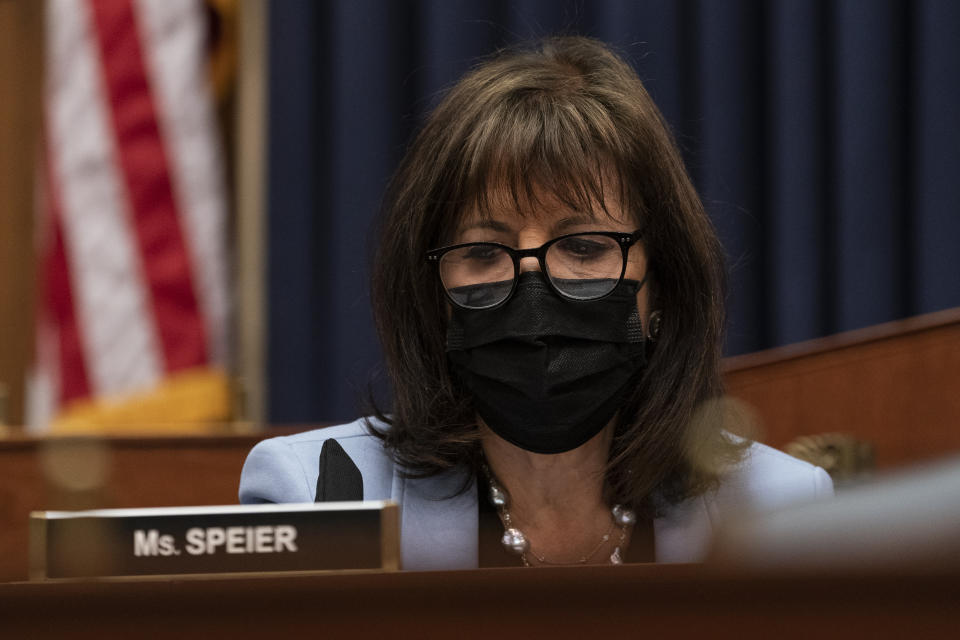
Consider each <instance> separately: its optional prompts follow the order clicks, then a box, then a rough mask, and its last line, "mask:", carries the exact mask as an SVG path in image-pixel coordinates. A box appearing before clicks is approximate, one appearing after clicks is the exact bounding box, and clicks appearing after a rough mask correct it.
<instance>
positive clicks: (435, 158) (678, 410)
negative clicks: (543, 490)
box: [372, 37, 742, 509]
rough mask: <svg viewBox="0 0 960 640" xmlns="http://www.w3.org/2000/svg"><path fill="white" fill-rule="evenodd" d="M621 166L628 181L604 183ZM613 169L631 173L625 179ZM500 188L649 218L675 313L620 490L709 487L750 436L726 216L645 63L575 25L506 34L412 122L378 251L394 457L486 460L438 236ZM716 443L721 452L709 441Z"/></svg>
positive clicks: (614, 461) (412, 466)
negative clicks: (732, 417)
mask: <svg viewBox="0 0 960 640" xmlns="http://www.w3.org/2000/svg"><path fill="white" fill-rule="evenodd" d="M610 177H612V178H613V180H614V181H615V183H616V184H615V185H609V184H606V185H605V184H604V181H605V180H606V181H609V179H610ZM611 186H615V187H616V189H615V190H613V191H611ZM494 189H498V190H499V191H500V192H501V193H507V194H509V195H510V196H511V197H512V198H513V201H514V203H515V204H516V210H517V212H518V215H525V214H524V212H529V211H530V210H531V209H532V208H535V207H536V206H537V202H538V195H537V194H543V193H544V192H546V193H548V194H550V195H551V196H553V197H555V198H557V199H558V200H559V201H561V202H563V203H565V204H568V205H570V206H571V207H573V208H574V209H576V210H581V211H582V210H586V211H589V210H593V209H594V208H595V205H596V203H599V204H600V206H601V207H602V208H603V209H604V210H606V207H605V205H604V194H608V197H609V194H610V193H617V194H619V200H620V201H619V204H620V205H621V207H622V208H623V210H624V211H627V212H630V213H632V214H633V215H634V217H636V218H637V220H638V222H639V223H640V225H641V227H642V229H643V245H644V248H645V250H646V254H647V259H648V265H649V266H648V268H649V269H651V270H652V275H653V281H654V283H655V286H654V288H653V290H652V291H653V295H652V299H651V308H652V309H659V310H660V311H661V312H662V317H663V321H662V328H661V331H660V335H659V338H658V340H657V342H656V345H655V348H654V349H652V352H651V354H650V358H649V363H648V366H647V368H646V370H645V372H644V374H643V376H642V378H641V379H640V381H639V383H638V385H637V386H636V388H635V389H634V390H633V392H632V394H631V395H630V396H629V397H628V399H627V401H626V403H625V405H624V406H623V408H622V409H621V410H620V412H619V413H618V419H617V425H616V431H615V435H614V442H613V446H612V451H611V457H610V462H609V465H608V471H607V488H608V494H609V497H610V499H611V500H616V501H618V502H622V503H624V504H631V505H633V506H634V507H636V508H639V509H651V508H656V507H657V506H660V505H666V504H672V503H676V502H678V501H680V500H682V499H684V498H686V497H688V496H690V495H694V494H696V493H699V492H702V491H703V490H705V489H706V488H707V487H708V486H709V485H710V484H711V483H712V482H713V481H715V480H716V477H717V473H718V469H720V468H721V467H720V465H719V464H718V463H722V462H725V461H732V460H735V459H736V458H737V455H738V452H739V450H740V448H742V446H741V445H739V444H738V443H737V442H734V441H732V440H730V439H729V438H727V437H726V435H725V434H724V432H723V431H722V425H721V420H720V419H719V416H717V415H713V414H716V413H717V412H715V411H710V410H707V409H705V408H709V407H712V406H715V405H716V403H715V402H714V400H716V399H717V398H719V397H720V394H721V383H720V375H719V360H720V344H721V339H722V333H723V324H724V297H725V276H724V268H723V257H722V252H721V248H720V245H719V242H718V240H717V237H716V233H715V232H714V229H713V227H712V225H711V223H710V221H709V219H708V217H707V215H706V213H705V212H704V209H703V205H702V204H701V202H700V199H699V198H698V196H697V194H696V192H695V191H694V188H693V185H692V184H691V182H690V178H689V176H688V175H687V172H686V170H685V168H684V166H683V162H682V160H681V157H680V154H679V152H678V150H677V147H676V144H675V143H674V141H673V138H672V136H671V134H670V132H669V130H668V128H667V125H666V123H665V122H664V120H663V117H662V116H661V114H660V112H659V110H658V109H657V107H656V106H655V105H654V103H653V101H652V100H651V99H650V96H649V95H648V94H647V91H646V89H645V88H644V87H643V84H642V83H641V82H640V79H639V78H638V77H637V75H636V73H635V72H634V71H633V70H632V69H631V68H630V66H629V65H627V63H625V62H624V61H623V60H622V59H621V58H620V57H618V56H617V55H615V54H614V53H613V52H611V51H610V49H608V48H607V47H606V46H605V45H603V44H602V43H600V42H598V41H596V40H591V39H588V38H580V37H563V38H551V39H546V40H543V41H541V42H539V43H537V44H535V45H533V46H526V47H522V48H518V49H511V50H505V51H501V52H499V53H498V54H496V55H495V56H493V57H492V58H490V59H488V60H486V61H485V62H483V63H482V64H480V65H479V66H477V67H476V68H475V69H473V70H472V71H471V72H470V73H468V74H467V75H466V76H464V77H463V78H462V79H461V80H460V81H459V82H458V83H457V84H456V85H455V86H454V87H453V88H452V89H451V90H450V91H449V93H448V94H447V95H446V97H445V98H444V99H443V100H442V101H441V102H440V104H439V105H438V106H437V108H436V109H435V110H434V111H433V113H432V114H431V115H430V116H429V118H428V119H427V121H426V123H425V125H424V127H423V128H422V130H421V131H420V133H419V134H418V135H417V136H416V138H415V139H414V141H413V143H412V145H411V146H410V148H409V150H408V152H407V154H406V156H405V157H404V159H403V161H402V163H401V165H400V167H399V169H398V171H397V173H396V174H395V176H394V178H393V180H392V182H391V184H390V187H389V189H388V192H387V196H386V200H385V205H384V212H383V218H382V220H381V229H380V234H379V236H380V237H379V245H378V250H377V253H376V257H375V260H374V266H373V283H372V298H373V308H374V317H375V320H376V323H377V329H378V332H379V335H380V339H381V341H382V345H383V351H384V356H385V359H386V366H387V372H388V374H389V377H390V380H391V382H392V386H393V408H392V411H391V412H390V414H389V415H384V414H383V413H381V412H377V415H378V417H379V418H380V419H381V420H383V421H385V422H386V423H388V424H389V425H390V428H389V429H385V430H383V431H382V432H379V433H378V435H379V436H380V437H381V438H383V440H384V442H385V444H386V446H387V447H388V448H389V449H390V450H391V452H392V454H393V455H394V457H395V459H396V461H397V462H398V463H399V464H401V465H403V466H404V467H405V468H406V469H408V470H409V471H410V472H411V473H413V474H423V475H430V474H433V473H438V472H440V471H443V470H445V469H449V468H453V467H457V466H463V465H466V466H467V467H472V468H474V469H475V468H476V466H477V465H478V463H479V433H478V428H477V423H476V413H475V411H474V409H473V407H472V405H471V401H470V397H469V395H468V394H467V393H466V392H465V391H464V390H463V389H462V388H461V387H460V386H459V385H458V383H457V381H456V380H455V379H453V378H452V377H451V375H450V371H449V369H448V365H447V358H446V353H445V349H444V344H445V335H446V323H447V308H446V301H445V298H444V295H443V291H442V288H441V284H440V281H439V278H438V277H437V274H436V273H435V270H434V266H433V265H432V264H428V263H427V262H426V260H425V257H424V254H425V252H426V251H427V250H428V249H432V248H435V247H438V246H441V245H442V244H444V243H445V242H448V241H449V239H450V238H451V235H452V233H453V231H454V230H455V229H456V227H457V224H458V222H459V220H460V218H461V217H462V216H463V215H464V213H465V212H466V211H469V210H472V209H474V208H476V209H477V210H479V211H481V212H488V211H489V206H490V203H489V196H490V194H491V192H492V191H493V190H494ZM704 452H707V453H706V454H705V453H704Z"/></svg>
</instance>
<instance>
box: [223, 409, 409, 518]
mask: <svg viewBox="0 0 960 640" xmlns="http://www.w3.org/2000/svg"><path fill="white" fill-rule="evenodd" d="M386 428H388V427H387V425H386V424H384V423H383V422H381V421H379V420H376V419H375V418H361V419H359V420H355V421H354V422H350V423H347V424H342V425H336V426H332V427H323V428H320V429H313V430H311V431H304V432H302V433H296V434H293V435H288V436H278V437H274V438H267V439H265V440H262V441H260V442H259V443H257V444H256V446H254V447H253V449H252V450H251V451H250V453H249V454H248V455H247V459H246V461H245V462H244V465H243V471H242V472H241V476H240V502H242V503H244V504H248V503H261V502H313V501H314V500H315V498H316V495H317V493H316V492H317V478H318V477H319V473H320V465H321V456H322V455H324V454H325V448H326V449H327V451H328V452H329V451H330V449H331V448H332V447H331V445H332V444H333V443H335V448H336V454H337V457H338V459H340V460H343V459H344V457H345V458H346V459H347V460H349V463H352V465H354V466H355V467H356V469H357V470H359V472H360V475H361V476H362V478H363V497H364V499H367V500H376V499H384V498H388V497H390V484H391V482H392V478H393V462H392V460H391V458H390V455H389V453H388V452H387V451H386V450H385V449H384V447H383V443H382V441H381V440H380V438H378V437H376V436H375V435H374V434H373V431H374V430H378V431H379V430H383V429H386ZM328 443H331V444H328ZM349 463H348V464H349Z"/></svg>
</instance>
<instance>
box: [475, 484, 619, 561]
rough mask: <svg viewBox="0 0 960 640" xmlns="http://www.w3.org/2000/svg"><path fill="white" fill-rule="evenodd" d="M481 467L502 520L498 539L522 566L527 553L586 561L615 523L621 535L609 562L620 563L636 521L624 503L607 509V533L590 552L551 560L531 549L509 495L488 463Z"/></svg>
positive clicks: (594, 552) (611, 530) (611, 531)
mask: <svg viewBox="0 0 960 640" xmlns="http://www.w3.org/2000/svg"><path fill="white" fill-rule="evenodd" d="M483 471H484V474H486V476H487V482H488V483H489V484H490V502H492V503H493V505H494V506H495V507H496V508H497V512H498V513H499V514H500V521H501V522H502V523H503V537H502V538H501V539H500V543H501V544H502V545H503V546H504V548H505V549H506V550H507V551H509V552H510V553H514V554H516V555H518V556H520V560H521V562H523V566H525V567H529V566H531V564H530V561H529V560H528V559H527V553H529V554H530V555H532V556H533V557H534V558H536V559H537V562H539V563H540V564H549V565H562V564H586V563H587V561H588V560H590V558H592V557H593V556H595V555H596V553H597V551H599V550H600V548H601V547H603V545H604V544H606V543H607V542H609V541H610V534H612V533H613V529H614V527H615V526H617V525H619V526H620V539H619V540H617V546H616V547H615V548H614V549H613V553H611V554H610V564H623V555H622V552H621V549H623V546H624V542H625V541H626V539H627V530H628V529H629V528H630V526H631V525H633V524H634V523H636V521H637V516H636V514H635V513H634V512H633V511H631V510H630V509H627V508H625V507H623V505H619V504H617V505H614V506H613V508H612V509H611V510H610V515H611V516H612V519H611V521H610V528H609V529H607V531H606V533H604V534H603V536H602V537H601V538H600V542H598V543H597V545H596V546H595V547H594V548H593V549H591V550H590V553H587V554H585V555H582V556H580V559H579V560H577V562H576V563H565V562H551V561H549V560H547V559H546V558H545V557H543V556H541V555H538V554H537V553H536V552H535V551H533V549H531V548H530V541H529V540H527V537H526V536H525V535H524V534H523V532H522V531H520V529H517V528H516V527H515V526H513V518H512V516H511V515H510V499H509V498H508V496H507V492H506V491H505V490H504V489H503V488H501V487H500V485H498V484H497V481H496V480H495V479H494V477H493V473H492V472H491V471H490V469H489V468H488V467H487V465H483Z"/></svg>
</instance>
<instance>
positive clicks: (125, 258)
mask: <svg viewBox="0 0 960 640" xmlns="http://www.w3.org/2000/svg"><path fill="white" fill-rule="evenodd" d="M46 16H47V17H46V74H47V75H46V81H45V84H46V86H45V98H44V100H45V124H44V130H45V135H44V138H45V143H44V151H45V153H44V154H43V155H44V161H43V163H42V165H43V166H42V168H41V170H40V171H39V172H38V173H39V174H40V175H41V179H40V180H39V181H38V182H39V184H40V194H39V195H40V197H39V199H38V200H39V202H41V205H40V211H39V214H40V215H39V221H40V224H39V225H38V228H39V234H38V246H39V252H40V258H39V259H40V265H41V267H40V280H41V282H40V286H39V290H40V291H41V297H40V302H39V305H38V307H39V308H38V314H37V317H38V326H37V356H36V361H35V366H34V371H33V372H32V375H31V381H30V392H29V400H28V423H29V425H30V427H31V428H32V429H35V430H46V429H52V430H54V431H61V432H64V431H67V432H73V431H82V430H87V429H97V430H104V429H106V430H111V429H114V430H115V429H118V428H119V429H122V428H125V427H128V426H133V425H143V424H144V423H176V422H183V421H188V422H198V421H199V422H202V421H213V420H222V419H225V418H226V417H228V414H229V404H230V403H229V398H228V393H227V389H228V385H227V377H226V373H225V371H226V369H225V367H226V365H227V356H228V353H227V346H228V332H227V326H228V290H227V255H226V197H225V186H224V180H223V162H222V153H221V149H220V146H219V144H218V139H217V127H216V116H215V113H214V108H213V99H212V95H211V87H210V82H209V80H208V72H207V35H208V24H207V18H208V16H207V13H206V12H205V8H204V5H203V3H202V2H201V0H49V1H48V5H47V13H46Z"/></svg>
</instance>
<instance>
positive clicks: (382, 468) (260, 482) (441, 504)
mask: <svg viewBox="0 0 960 640" xmlns="http://www.w3.org/2000/svg"><path fill="white" fill-rule="evenodd" d="M374 425H376V426H378V427H383V425H382V424H380V423H377V422H374ZM330 438H334V439H336V441H337V442H338V443H339V444H340V446H341V447H343V449H344V451H346V453H347V455H349V456H350V458H351V459H352V460H353V462H354V463H355V464H356V465H357V467H358V468H359V469H360V472H361V474H362V476H363V498H364V500H385V499H390V500H394V501H396V502H397V503H398V504H399V505H400V523H401V524H400V544H401V556H402V566H403V568H404V569H412V570H435V569H467V568H473V567H476V566H477V531H478V526H479V523H478V503H477V487H476V481H475V479H473V478H471V486H470V488H469V490H467V491H465V492H463V493H461V494H459V495H456V496H453V497H451V494H453V493H455V492H456V491H457V490H458V489H459V488H460V487H462V486H463V483H464V481H465V479H466V477H465V474H466V471H451V472H447V473H443V474H441V475H438V476H434V477H432V478H422V479H410V478H404V477H403V475H402V474H401V473H400V472H399V469H398V468H397V466H396V465H395V464H394V463H393V461H392V460H391V459H390V456H389V454H388V453H387V452H386V451H385V450H384V448H383V446H382V445H381V442H380V440H378V439H377V438H375V437H373V436H371V435H370V434H369V433H368V432H367V429H366V427H365V425H364V420H357V421H356V422H351V423H350V424H344V425H340V426H336V427H328V428H325V429H317V430H314V431H307V432H305V433H299V434H296V435H292V436H283V437H279V438H270V439H268V440H264V441H263V442H260V443H259V444H257V446H255V447H254V448H253V450H252V451H251V452H250V455H249V456H247V460H246V462H245V463H244V465H243V473H242V475H241V477H240V502H242V503H244V504H255V503H263V502H277V503H290V502H313V500H314V496H315V491H316V485H317V476H318V475H319V469H318V461H319V458H320V450H321V448H322V447H323V443H324V442H325V441H326V440H328V439H330ZM832 495H833V483H832V482H831V481H830V476H828V475H827V473H826V472H825V471H824V470H823V469H821V468H820V467H815V466H813V465H810V464H808V463H806V462H802V461H800V460H797V459H796V458H793V457H791V456H788V455H787V454H785V453H782V452H780V451H777V450H776V449H771V448H770V447H767V446H764V445H762V444H758V443H754V444H752V445H751V446H750V448H749V449H748V450H747V453H746V456H745V457H744V459H743V461H742V462H741V463H740V464H739V465H738V466H737V467H735V468H733V469H731V470H730V471H729V472H728V473H727V474H726V475H725V477H724V480H723V482H722V483H721V485H720V487H719V488H718V489H716V490H714V491H710V492H708V493H706V494H703V495H700V496H697V497H694V498H691V499H689V500H687V501H686V502H683V503H681V504H679V505H677V506H675V507H673V508H672V509H671V510H670V511H669V512H668V513H666V514H665V515H664V516H663V517H661V518H658V519H657V520H655V521H654V538H655V542H656V559H657V562H697V561H700V560H702V559H703V558H704V555H705V554H706V552H707V550H708V546H709V543H710V539H711V536H712V534H713V531H714V529H715V527H716V526H717V524H718V523H719V521H720V520H721V519H722V518H725V517H730V516H731V515H732V514H736V513H737V512H742V511H750V512H758V511H769V510H773V509H777V508H779V507H782V506H785V505H788V504H790V503H795V502H799V501H808V500H813V499H816V498H822V497H827V496H832Z"/></svg>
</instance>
